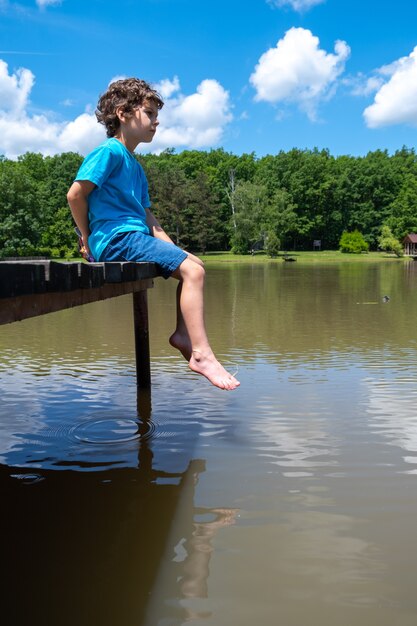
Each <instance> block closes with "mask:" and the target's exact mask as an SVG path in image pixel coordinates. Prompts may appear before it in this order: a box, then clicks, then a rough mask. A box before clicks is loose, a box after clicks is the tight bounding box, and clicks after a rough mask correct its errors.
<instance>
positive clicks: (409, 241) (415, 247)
mask: <svg viewBox="0 0 417 626" xmlns="http://www.w3.org/2000/svg"><path fill="white" fill-rule="evenodd" d="M403 244H404V254H405V256H414V257H415V256H417V234H416V233H409V234H408V235H407V236H406V237H404V239H403Z"/></svg>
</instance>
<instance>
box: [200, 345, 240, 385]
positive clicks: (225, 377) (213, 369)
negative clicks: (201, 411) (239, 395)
mask: <svg viewBox="0 0 417 626" xmlns="http://www.w3.org/2000/svg"><path fill="white" fill-rule="evenodd" d="M188 365H189V367H190V369H192V370H193V372H197V374H201V375H202V376H205V377H206V378H207V379H208V380H209V381H210V382H211V384H212V385H214V386H215V387H219V388H220V389H227V390H228V391H231V390H232V389H236V387H239V385H240V382H239V381H238V380H237V379H236V378H235V377H234V376H232V375H231V374H229V372H227V371H226V370H225V369H224V367H223V365H221V363H219V361H218V360H217V359H216V357H215V356H214V354H213V352H211V351H210V352H207V353H203V352H200V351H199V350H193V351H192V353H191V358H190V361H189V363H188Z"/></svg>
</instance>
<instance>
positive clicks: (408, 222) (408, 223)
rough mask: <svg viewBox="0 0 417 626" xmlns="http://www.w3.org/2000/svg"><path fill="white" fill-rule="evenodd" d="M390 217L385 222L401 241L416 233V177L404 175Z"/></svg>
mask: <svg viewBox="0 0 417 626" xmlns="http://www.w3.org/2000/svg"><path fill="white" fill-rule="evenodd" d="M390 208H391V215H390V217H389V218H388V219H387V220H386V223H387V225H388V226H389V227H390V228H391V230H392V232H393V234H394V236H395V237H397V238H398V239H400V240H402V239H403V238H404V237H405V236H406V235H407V234H408V233H411V232H416V231H417V175H415V174H410V173H408V174H406V175H405V176H404V178H403V183H402V186H401V188H400V190H399V193H398V195H397V197H396V198H395V200H394V201H393V202H392V204H391V207H390Z"/></svg>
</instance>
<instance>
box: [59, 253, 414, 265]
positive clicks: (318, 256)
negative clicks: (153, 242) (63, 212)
mask: <svg viewBox="0 0 417 626" xmlns="http://www.w3.org/2000/svg"><path fill="white" fill-rule="evenodd" d="M196 254H197V256H199V257H200V258H201V259H202V260H203V261H204V262H207V263H211V262H213V263H214V262H215V263H251V264H252V263H283V256H284V253H282V252H281V253H280V254H279V256H277V257H276V258H274V259H271V258H270V257H269V256H268V255H267V254H265V253H264V252H257V253H255V254H254V255H253V256H252V255H251V254H232V253H231V252H208V253H207V254H198V252H197V253H196ZM287 254H288V256H289V257H291V258H293V259H295V260H296V261H297V262H298V263H308V264H314V263H375V262H377V263H378V262H401V263H403V262H404V261H406V260H408V257H402V258H398V257H396V256H395V255H393V254H387V253H386V252H367V253H366V254H344V253H342V252H339V251H338V250H322V251H320V252H288V253H287ZM52 260H53V261H60V262H65V261H78V262H80V261H83V259H81V258H80V257H74V258H72V259H52Z"/></svg>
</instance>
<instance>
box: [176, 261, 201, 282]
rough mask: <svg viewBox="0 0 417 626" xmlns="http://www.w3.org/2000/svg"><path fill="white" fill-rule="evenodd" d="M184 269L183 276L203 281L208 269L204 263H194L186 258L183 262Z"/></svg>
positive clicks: (195, 280)
mask: <svg viewBox="0 0 417 626" xmlns="http://www.w3.org/2000/svg"><path fill="white" fill-rule="evenodd" d="M181 269H182V272H181V273H182V277H183V278H185V279H188V280H192V281H194V282H200V281H201V282H203V281H204V277H205V275H206V270H205V269H204V267H203V266H202V265H199V264H198V263H194V262H193V261H190V260H187V259H186V260H185V261H184V263H183V266H182V267H181Z"/></svg>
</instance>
